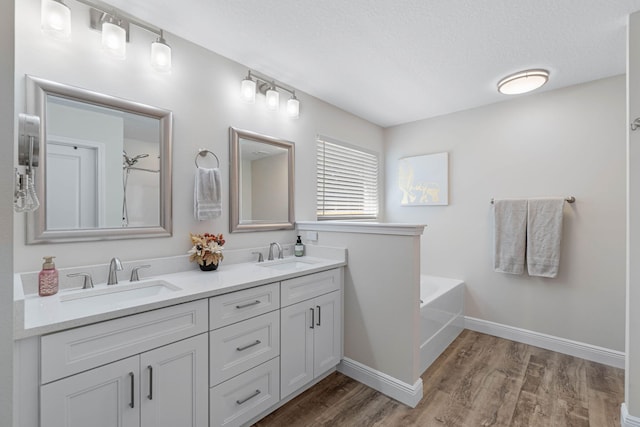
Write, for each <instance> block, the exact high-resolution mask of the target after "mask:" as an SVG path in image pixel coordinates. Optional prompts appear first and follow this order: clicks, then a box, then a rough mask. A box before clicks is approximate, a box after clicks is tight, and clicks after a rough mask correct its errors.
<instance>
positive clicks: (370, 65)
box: [108, 0, 640, 127]
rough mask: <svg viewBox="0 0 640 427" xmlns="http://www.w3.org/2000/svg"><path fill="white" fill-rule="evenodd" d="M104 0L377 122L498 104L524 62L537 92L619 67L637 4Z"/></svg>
mask: <svg viewBox="0 0 640 427" xmlns="http://www.w3.org/2000/svg"><path fill="white" fill-rule="evenodd" d="M108 2H109V3H110V4H113V5H114V6H116V7H118V8H120V9H122V10H125V11H127V12H129V13H130V14H132V15H135V16H137V17H139V18H140V19H143V20H145V21H148V22H149V23H151V24H153V25H157V26H159V27H162V28H164V29H165V30H166V31H167V32H170V33H173V34H176V35H178V36H180V37H183V38H185V39H187V40H190V41H192V42H194V43H197V44H199V45H201V46H204V47H206V48H208V49H210V50H212V51H214V52H217V53H219V54H221V55H223V56H226V57H228V58H230V59H233V60H235V61H237V62H240V63H242V64H244V65H246V66H247V67H250V68H252V69H254V70H256V71H259V72H261V73H263V74H266V75H268V76H270V77H272V78H274V79H276V80H278V81H281V82H282V83H284V84H286V85H290V86H293V87H294V88H296V89H298V90H301V91H304V92H306V93H309V94H311V95H313V96H316V97H318V98H320V99H322V100H325V101H327V102H329V103H331V104H334V105H336V106H338V107H340V108H342V109H344V110H347V111H349V112H351V113H353V114H355V115H357V116H360V117H362V118H364V119H366V120H369V121H371V122H373V123H376V124H378V125H380V126H383V127H387V126H393V125H397V124H401V123H406V122H410V121H415V120H419V119H424V118H428V117H433V116H437V115H442V114H446V113H450V112H454V111H459V110H464V109H468V108H472V107H476V106H480V105H485V104H490V103H494V102H499V101H502V100H504V99H506V97H505V95H501V94H499V93H498V92H497V91H496V83H497V81H498V80H499V79H500V78H501V77H503V76H505V75H507V74H510V73H513V72H516V71H520V70H522V69H526V68H532V67H535V68H546V69H548V70H550V72H551V79H550V82H549V83H548V84H547V85H546V86H544V88H543V89H542V90H552V89H557V88H560V87H564V86H568V85H572V84H577V83H581V82H586V81H589V80H595V79H599V78H603V77H608V76H613V75H617V74H622V73H624V72H625V49H626V47H625V46H626V41H625V39H626V22H627V15H629V14H630V13H631V12H633V11H636V10H639V9H640V0H348V1H347V0H232V1H231V0H181V1H175V0H108ZM167 41H168V42H169V44H171V40H170V37H168V40H167ZM242 77H243V76H238V82H239V81H240V80H241V78H242ZM303 108H304V106H303Z"/></svg>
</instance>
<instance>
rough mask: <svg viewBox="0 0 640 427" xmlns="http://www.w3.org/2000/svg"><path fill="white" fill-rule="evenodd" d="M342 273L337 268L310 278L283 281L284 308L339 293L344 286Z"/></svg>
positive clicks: (309, 276) (282, 298) (303, 277)
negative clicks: (319, 296)
mask: <svg viewBox="0 0 640 427" xmlns="http://www.w3.org/2000/svg"><path fill="white" fill-rule="evenodd" d="M341 271H342V270H341V269H339V268H336V269H333V270H329V271H323V272H321V273H315V274H310V275H308V276H302V277H296V278H295V279H289V280H283V281H282V282H281V283H282V285H281V300H282V303H281V305H282V307H286V306H288V305H291V304H295V303H297V302H300V301H304V300H308V299H311V298H315V297H317V296H318V295H323V294H326V293H329V292H333V291H337V290H338V289H340V287H341V284H342V273H341Z"/></svg>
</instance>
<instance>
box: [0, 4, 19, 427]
mask: <svg viewBox="0 0 640 427" xmlns="http://www.w3.org/2000/svg"><path fill="white" fill-rule="evenodd" d="M0 10H2V13H0V58H2V60H0V141H2V143H0V171H1V174H2V175H1V178H0V200H2V201H3V203H2V204H0V283H1V284H2V285H1V286H0V414H2V421H1V423H2V425H5V426H11V425H13V344H12V343H13V286H12V285H11V284H12V283H13V277H12V276H13V207H12V205H11V202H10V201H13V181H14V180H13V165H14V164H17V162H14V148H13V144H10V143H9V141H12V140H13V139H14V132H13V129H14V124H15V122H17V118H16V116H15V115H14V114H13V109H14V94H13V67H14V35H13V31H14V22H13V10H14V6H13V0H0Z"/></svg>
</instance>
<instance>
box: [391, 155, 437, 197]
mask: <svg viewBox="0 0 640 427" xmlns="http://www.w3.org/2000/svg"><path fill="white" fill-rule="evenodd" d="M398 185H399V186H400V190H401V192H402V200H401V201H400V205H401V206H431V205H448V204H449V153H436V154H425V155H422V156H412V157H404V158H401V159H400V161H399V165H398Z"/></svg>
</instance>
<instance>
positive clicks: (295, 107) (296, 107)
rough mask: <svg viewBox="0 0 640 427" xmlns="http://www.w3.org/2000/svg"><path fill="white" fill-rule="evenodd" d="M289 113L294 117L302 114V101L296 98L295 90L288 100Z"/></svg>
mask: <svg viewBox="0 0 640 427" xmlns="http://www.w3.org/2000/svg"><path fill="white" fill-rule="evenodd" d="M287 115H288V116H289V117H290V118H292V119H297V118H298V117H299V116H300V101H298V98H296V93H295V91H294V92H293V95H291V98H289V100H288V101H287Z"/></svg>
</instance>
